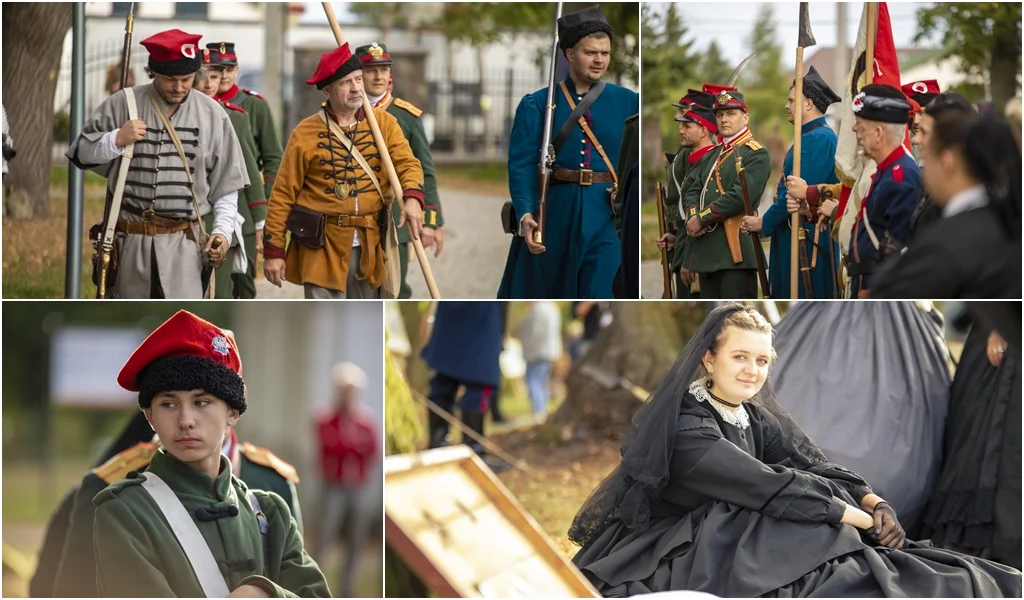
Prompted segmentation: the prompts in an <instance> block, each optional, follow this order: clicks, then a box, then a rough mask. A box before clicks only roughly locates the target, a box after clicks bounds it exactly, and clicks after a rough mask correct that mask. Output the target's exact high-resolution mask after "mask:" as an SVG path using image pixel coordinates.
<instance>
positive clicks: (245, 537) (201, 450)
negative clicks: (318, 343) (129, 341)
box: [93, 311, 330, 598]
mask: <svg viewBox="0 0 1024 600" xmlns="http://www.w3.org/2000/svg"><path fill="white" fill-rule="evenodd" d="M241 372H242V363H241V359H240V358H239V355H238V348H237V347H236V346H235V342H234V340H233V339H231V337H230V336H228V335H227V334H226V333H225V332H224V331H222V330H220V329H218V328H217V327H216V326H214V325H212V324H210V323H208V322H206V321H204V320H202V319H200V318H198V317H196V316H195V315H193V314H191V313H189V312H186V311H179V312H178V313H177V314H175V315H174V316H173V317H171V318H170V319H168V320H167V321H166V322H165V323H164V324H163V325H161V326H160V327H158V328H157V329H156V330H155V331H154V332H153V333H151V334H150V335H149V337H147V338H146V340H145V341H144V342H143V343H142V345H140V346H139V348H138V349H136V350H135V352H134V353H133V354H132V356H131V357H130V358H129V359H128V362H126V363H125V365H124V367H123V368H122V369H121V372H120V374H119V375H118V377H117V381H118V383H119V384H120V385H121V387H123V388H125V389H126V390H129V391H133V392H138V393H139V406H140V407H141V408H142V410H143V412H144V413H145V415H146V419H147V420H148V421H149V423H150V425H151V426H152V427H153V430H154V431H156V433H157V435H158V436H159V438H160V441H161V443H162V444H163V448H161V449H160V450H158V451H156V452H155V453H154V454H153V456H152V460H151V462H150V464H149V468H148V469H147V470H146V472H145V473H138V472H130V473H128V475H127V477H126V478H125V479H122V480H121V481H118V482H117V483H114V484H112V485H111V486H109V487H107V488H106V489H104V490H103V491H102V492H100V493H99V494H98V495H97V496H96V498H95V499H94V500H93V503H94V504H95V506H96V516H95V528H94V533H93V540H94V547H95V551H96V581H97V587H98V591H99V593H100V594H101V595H104V596H108V597H124V596H130V597H190V598H197V597H218V598H223V597H229V598H232V597H234V598H241V597H248V598H270V597H303V598H307V597H318V598H323V597H328V596H329V595H330V591H329V590H328V587H327V582H326V581H325V579H324V576H323V574H322V573H321V572H320V569H319V568H318V567H317V565H316V563H315V562H314V561H313V560H312V559H311V558H310V557H309V555H307V554H306V552H305V550H304V549H303V545H302V534H301V533H300V532H299V530H298V527H297V525H296V523H295V520H294V519H293V518H292V515H291V513H290V510H289V508H288V505H287V504H286V503H285V502H284V500H283V499H282V498H281V497H280V496H278V495H277V494H275V493H273V492H262V491H251V490H249V488H248V487H247V486H246V484H245V483H243V482H242V481H241V480H239V479H237V478H236V477H235V476H234V475H233V473H232V468H231V462H230V461H229V460H228V459H227V457H225V456H223V454H222V448H223V444H224V441H225V438H226V436H227V434H228V429H229V428H230V427H233V426H234V425H235V423H236V422H237V421H238V419H239V418H240V417H241V416H242V414H243V413H244V412H245V409H246V397H245V395H246V391H245V383H244V382H243V380H242V377H241Z"/></svg>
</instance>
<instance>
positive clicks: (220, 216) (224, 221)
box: [210, 192, 238, 242]
mask: <svg viewBox="0 0 1024 600" xmlns="http://www.w3.org/2000/svg"><path fill="white" fill-rule="evenodd" d="M237 214H238V192H231V193H230V194H228V195H227V196H224V197H223V198H217V199H216V200H215V201H214V202H213V231H211V232H210V235H213V234H214V233H219V234H221V235H223V236H224V238H225V239H227V240H228V242H230V241H231V232H233V231H234V230H235V215H237Z"/></svg>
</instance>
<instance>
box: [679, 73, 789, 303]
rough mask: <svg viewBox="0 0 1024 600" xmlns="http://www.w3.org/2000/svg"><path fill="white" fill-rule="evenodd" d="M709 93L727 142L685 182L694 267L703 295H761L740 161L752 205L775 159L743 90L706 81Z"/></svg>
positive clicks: (685, 216) (706, 297)
mask: <svg viewBox="0 0 1024 600" xmlns="http://www.w3.org/2000/svg"><path fill="white" fill-rule="evenodd" d="M704 91H705V92H707V93H710V94H712V95H713V96H714V98H715V103H714V114H715V119H716V121H717V123H718V135H719V136H720V137H721V138H722V144H721V145H720V146H718V147H716V148H715V149H714V150H712V151H711V152H709V153H708V154H706V155H705V156H704V157H703V158H702V159H701V160H700V162H699V163H697V164H696V165H695V166H694V168H692V169H691V170H690V172H689V173H688V174H687V175H686V181H685V182H684V183H683V200H682V203H683V214H684V218H685V219H686V234H687V235H688V236H690V238H691V240H690V241H689V243H690V244H692V249H691V250H690V262H689V264H690V267H689V269H690V271H692V272H694V273H697V274H698V277H699V278H700V292H701V298H702V299H705V300H709V299H725V298H733V299H737V298H748V299H757V266H756V262H755V261H754V244H753V241H752V240H751V239H750V236H747V235H740V221H741V219H742V217H743V215H744V203H743V190H742V188H741V183H740V179H739V176H738V175H737V171H736V160H737V157H739V158H741V159H742V161H743V175H744V177H745V178H746V181H747V191H748V193H749V195H750V201H751V203H754V202H757V199H758V198H760V197H761V193H762V191H763V190H764V186H765V184H766V183H767V182H768V176H769V175H770V174H771V170H772V161H771V158H770V157H769V155H768V150H767V149H766V148H765V147H764V146H762V145H761V144H760V143H759V142H758V141H757V140H755V139H754V136H753V134H752V133H751V132H750V129H749V128H748V127H747V123H748V122H749V120H750V117H749V115H748V114H747V104H746V102H745V101H744V97H743V94H742V92H740V91H739V90H737V89H736V88H733V87H726V86H719V85H712V84H705V85H704Z"/></svg>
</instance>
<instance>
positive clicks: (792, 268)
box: [789, 45, 804, 300]
mask: <svg viewBox="0 0 1024 600" xmlns="http://www.w3.org/2000/svg"><path fill="white" fill-rule="evenodd" d="M795 87H796V89H795V91H794V95H793V97H794V98H796V102H795V103H794V104H795V106H794V107H793V177H800V150H801V146H802V145H803V144H801V141H802V140H801V137H802V135H801V133H802V129H803V117H804V115H803V112H804V103H803V101H802V99H803V97H804V49H803V47H802V46H799V45H798V46H797V47H796V86H795ZM789 228H790V237H791V238H792V242H793V243H792V244H791V246H790V253H789V274H790V277H789V297H790V299H792V300H796V299H797V298H798V297H799V295H800V291H799V289H800V284H799V283H797V282H798V281H799V279H798V277H799V273H800V258H799V256H800V255H799V245H800V239H799V237H800V236H799V235H798V234H799V233H800V213H793V214H792V215H790V216H789Z"/></svg>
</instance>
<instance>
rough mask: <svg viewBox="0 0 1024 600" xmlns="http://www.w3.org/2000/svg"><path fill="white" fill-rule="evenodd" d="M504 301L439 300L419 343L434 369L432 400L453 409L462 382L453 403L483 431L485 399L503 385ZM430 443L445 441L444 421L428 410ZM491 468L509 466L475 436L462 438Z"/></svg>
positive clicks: (466, 420) (468, 424)
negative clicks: (431, 323) (427, 337)
mask: <svg viewBox="0 0 1024 600" xmlns="http://www.w3.org/2000/svg"><path fill="white" fill-rule="evenodd" d="M507 311H508V305H507V304H506V303H504V302H439V303H438V304H437V312H436V313H435V314H434V329H433V331H432V333H431V334H430V341H429V342H428V343H427V345H426V347H425V348H423V352H422V356H423V361H424V362H426V363H427V366H428V367H430V368H431V370H433V371H434V375H433V377H431V379H430V392H429V397H430V400H431V401H432V402H433V403H434V404H437V405H438V406H440V407H441V408H443V409H444V410H446V411H448V412H449V413H451V412H454V409H455V407H456V396H457V395H458V392H459V387H462V388H463V393H462V396H461V397H460V398H459V399H458V403H457V406H458V408H459V411H460V413H461V415H460V416H461V419H462V422H463V423H464V424H465V425H466V427H468V428H469V429H470V430H471V431H473V432H475V433H477V434H479V435H480V436H481V437H483V435H484V416H485V415H486V414H487V408H488V405H489V404H490V403H491V402H492V401H494V400H495V399H496V398H495V396H496V395H497V392H498V391H499V390H500V389H501V366H500V364H499V363H498V358H499V357H500V356H501V349H502V346H503V344H504V339H505V322H506V315H507ZM428 428H429V429H430V433H429V436H430V443H429V445H430V447H431V448H439V447H441V446H446V445H447V444H448V442H447V438H448V422H447V421H445V420H444V419H443V418H441V417H440V416H438V415H436V414H434V413H433V412H431V413H430V416H429V420H428ZM463 442H464V443H466V444H467V445H469V446H470V447H471V448H473V450H474V451H475V452H476V453H477V454H479V455H480V456H481V458H483V459H484V461H485V462H487V463H488V465H489V466H490V467H491V469H493V470H495V471H498V470H502V468H503V467H504V468H507V467H508V465H507V464H505V463H497V462H493V461H492V460H491V459H489V458H488V457H487V456H486V455H485V454H484V449H483V446H481V445H480V444H478V443H477V442H476V441H473V440H468V439H465V436H464V439H463Z"/></svg>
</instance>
